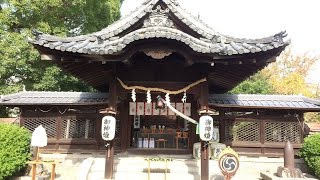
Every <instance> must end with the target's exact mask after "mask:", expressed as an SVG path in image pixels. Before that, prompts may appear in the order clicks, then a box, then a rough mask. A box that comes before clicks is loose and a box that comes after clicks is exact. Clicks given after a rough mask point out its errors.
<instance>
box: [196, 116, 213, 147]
mask: <svg viewBox="0 0 320 180" xmlns="http://www.w3.org/2000/svg"><path fill="white" fill-rule="evenodd" d="M199 135H200V139H201V140H202V141H210V140H211V139H212V135H213V119H212V117H211V116H201V117H200V120H199Z"/></svg>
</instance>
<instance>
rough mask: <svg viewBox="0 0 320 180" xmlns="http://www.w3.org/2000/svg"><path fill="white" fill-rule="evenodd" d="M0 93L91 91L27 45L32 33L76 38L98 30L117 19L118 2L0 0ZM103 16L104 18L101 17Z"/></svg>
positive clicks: (117, 0)
mask: <svg viewBox="0 0 320 180" xmlns="http://www.w3.org/2000/svg"><path fill="white" fill-rule="evenodd" d="M0 5H1V6H0V7H1V8H0V22H1V23H0V94H9V93H14V92H18V91H21V90H22V89H23V86H25V87H26V89H27V90H41V91H92V88H91V87H89V86H87V85H85V84H84V83H82V82H81V81H79V80H78V79H77V78H75V77H72V76H71V75H68V74H66V73H64V72H62V71H61V69H59V68H58V67H56V66H55V65H54V64H52V63H51V62H46V61H41V60H40V55H39V53H38V52H37V51H36V50H35V49H34V48H33V47H32V45H31V44H29V43H28V42H27V38H28V37H32V33H31V32H32V30H33V29H36V30H39V31H42V32H44V33H48V34H51V35H58V36H76V35H80V34H86V33H91V32H94V31H98V30H101V29H102V28H104V27H106V26H107V25H108V24H110V23H112V22H113V21H115V20H117V19H118V18H119V17H120V12H119V9H120V0H69V1H66V0H54V1H52V0H22V1H21V0H0ZM102 14H103V15H102Z"/></svg>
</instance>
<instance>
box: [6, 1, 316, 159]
mask: <svg viewBox="0 0 320 180" xmlns="http://www.w3.org/2000/svg"><path fill="white" fill-rule="evenodd" d="M285 37H286V33H285V32H279V33H276V34H274V35H271V36H269V37H265V38H261V39H242V38H235V37H230V36H227V35H224V34H221V33H218V32H216V31H215V30H214V29H212V28H211V27H209V26H208V25H207V24H205V23H204V22H202V21H201V20H199V19H198V18H196V17H194V16H192V15H191V14H190V13H188V12H186V11H185V10H184V9H183V8H182V7H181V6H180V5H179V3H178V2H177V1H176V0H145V1H144V2H143V4H142V5H141V6H139V7H138V8H137V9H136V10H134V11H133V12H132V13H130V14H128V15H127V16H125V17H122V18H121V19H120V20H118V21H116V22H114V23H113V24H111V25H110V26H108V27H106V28H105V29H102V30H101V31H98V32H94V33H91V34H87V35H81V36H76V37H57V36H52V35H48V34H44V33H42V32H35V37H34V38H33V39H30V40H29V42H30V43H31V44H32V45H33V46H34V48H36V49H37V50H38V51H39V53H40V54H41V59H42V60H43V61H51V62H52V63H54V64H56V65H57V66H58V67H60V68H61V69H62V70H63V71H65V72H67V73H70V74H71V75H73V76H75V77H77V78H79V79H80V80H82V81H83V82H85V83H86V84H88V85H90V86H92V87H94V88H95V89H96V90H97V91H98V92H32V91H23V92H19V93H15V94H10V95H5V96H1V99H0V105H1V106H6V107H19V109H20V115H19V119H20V124H21V126H24V127H26V128H27V129H29V130H30V131H33V130H34V129H35V128H36V127H37V126H39V125H40V124H41V125H43V127H44V128H45V129H46V131H47V134H48V140H49V142H48V146H46V147H45V148H44V150H46V151H48V152H87V151H105V150H106V146H105V145H106V142H105V141H104V140H103V139H102V135H101V124H102V121H101V120H102V118H103V117H104V116H105V115H106V114H108V113H112V114H114V115H115V117H116V135H115V139H114V140H113V147H114V149H115V152H116V153H117V152H127V151H128V152H131V153H136V154H154V153H157V154H159V153H165V154H172V153H175V154H191V153H192V148H193V144H194V143H196V142H199V141H200V140H199V135H198V134H197V130H196V127H197V126H196V124H197V121H199V118H200V116H201V115H202V114H208V115H210V116H211V117H212V118H213V120H214V126H215V127H216V128H217V129H218V133H217V134H218V137H217V139H215V141H217V142H220V143H223V144H226V145H227V146H231V147H232V148H233V149H234V150H235V151H237V152H238V153H239V154H250V155H257V156H260V155H265V156H273V155H281V154H282V152H283V147H284V144H285V142H287V141H290V142H291V143H292V145H293V147H294V149H295V150H298V149H299V148H300V147H301V144H302V142H303V138H304V135H305V133H304V116H303V114H304V113H305V112H319V111H320V102H319V101H316V100H313V99H309V98H306V97H304V96H295V95H290V96H288V95H286V96H285V95H230V94H226V93H227V92H228V91H230V90H231V89H232V88H234V87H235V86H237V85H238V84H239V83H241V82H242V81H244V80H245V79H247V78H248V77H250V76H251V75H253V74H255V73H257V72H258V71H260V70H261V69H263V68H264V67H266V66H267V65H268V64H269V63H272V62H274V61H275V60H276V57H277V56H279V54H280V53H281V52H282V51H283V50H284V49H285V48H286V46H287V45H288V44H289V42H288V41H286V40H285ZM158 96H160V97H161V98H162V99H164V100H165V101H166V102H168V101H170V102H169V103H170V106H171V107H172V108H168V107H165V108H163V109H159V108H158V104H157V103H158V98H157V97H158Z"/></svg>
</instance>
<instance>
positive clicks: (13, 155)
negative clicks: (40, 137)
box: [0, 123, 31, 180]
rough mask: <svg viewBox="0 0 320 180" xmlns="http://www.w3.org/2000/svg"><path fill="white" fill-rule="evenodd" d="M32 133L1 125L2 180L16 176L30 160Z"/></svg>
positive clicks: (0, 167)
mask: <svg viewBox="0 0 320 180" xmlns="http://www.w3.org/2000/svg"><path fill="white" fill-rule="evenodd" d="M30 138H31V134H30V132H29V131H28V130H27V129H25V128H21V127H19V126H17V125H12V124H3V123H0V164H1V165H0V180H1V179H6V178H8V177H10V176H13V175H15V174H16V173H18V172H19V171H21V170H22V169H23V168H24V167H25V166H26V161H27V160H29V159H30V157H31V153H30Z"/></svg>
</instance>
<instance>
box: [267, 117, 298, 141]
mask: <svg viewBox="0 0 320 180" xmlns="http://www.w3.org/2000/svg"><path fill="white" fill-rule="evenodd" d="M288 140H289V141H290V142H291V143H301V140H302V137H301V128H300V125H299V123H298V122H266V123H265V142H287V141H288Z"/></svg>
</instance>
